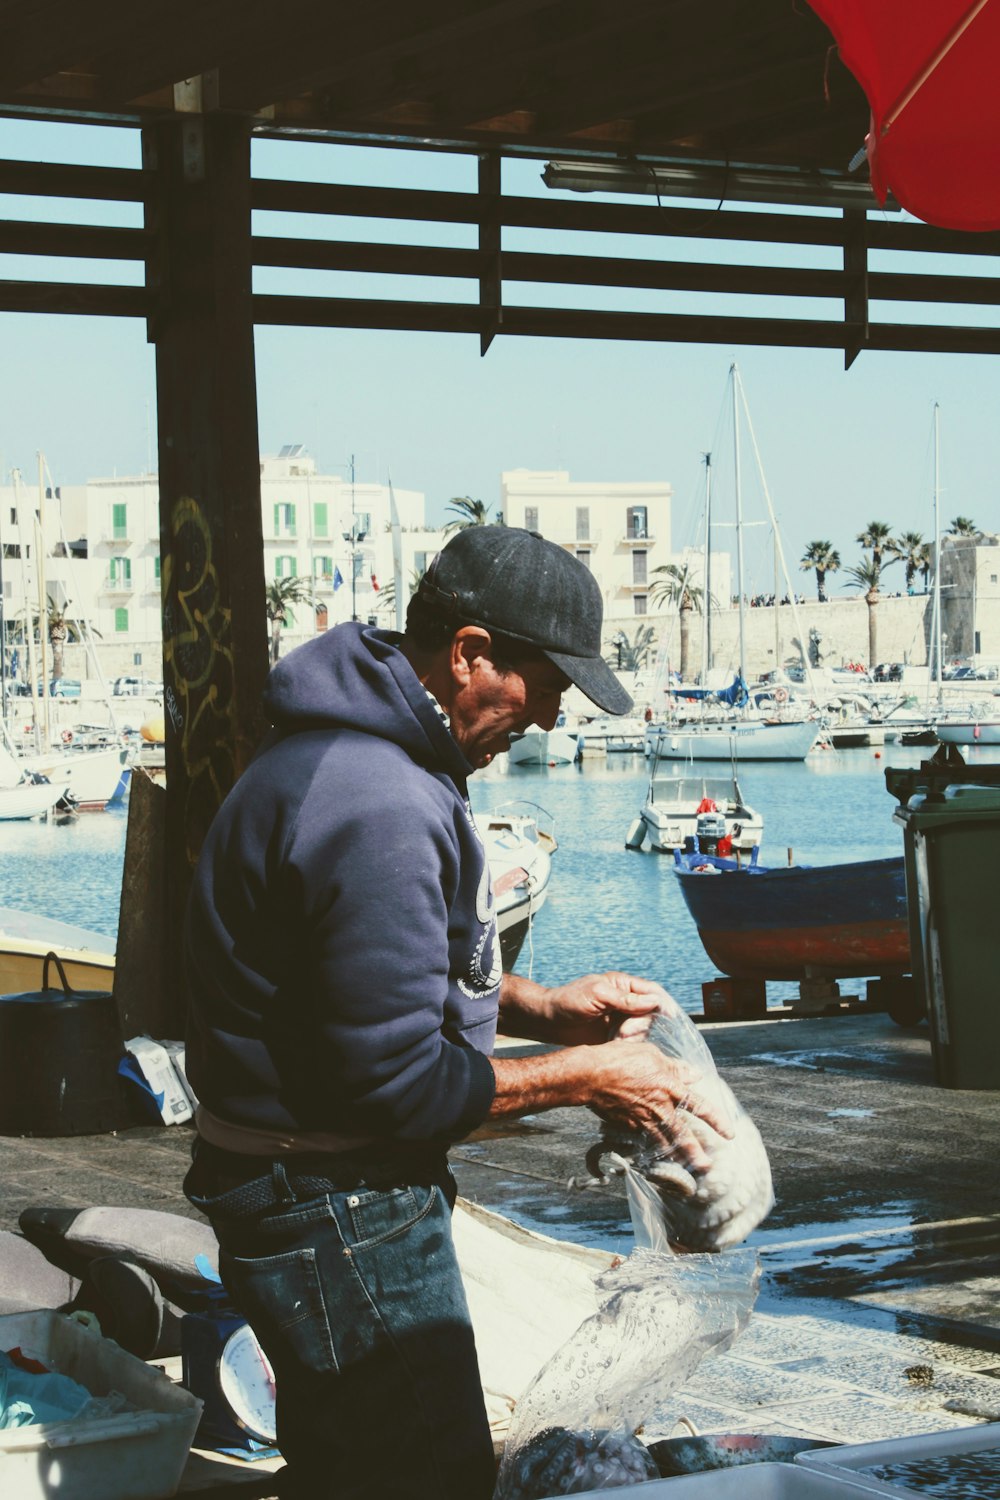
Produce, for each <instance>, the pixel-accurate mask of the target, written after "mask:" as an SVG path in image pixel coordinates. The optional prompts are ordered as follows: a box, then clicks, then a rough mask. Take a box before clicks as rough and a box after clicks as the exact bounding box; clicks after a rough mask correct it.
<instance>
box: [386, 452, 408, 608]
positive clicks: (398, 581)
mask: <svg viewBox="0 0 1000 1500" xmlns="http://www.w3.org/2000/svg"><path fill="white" fill-rule="evenodd" d="M386 481H387V482H388V485H389V522H390V526H391V528H392V582H393V587H394V589H395V591H396V629H397V630H402V629H403V625H404V619H405V611H406V599H405V598H404V597H403V538H402V530H403V528H402V526H401V525H400V522H399V509H398V507H397V505H396V492H395V490H394V489H393V487H392V475H391V474H387V475H386Z"/></svg>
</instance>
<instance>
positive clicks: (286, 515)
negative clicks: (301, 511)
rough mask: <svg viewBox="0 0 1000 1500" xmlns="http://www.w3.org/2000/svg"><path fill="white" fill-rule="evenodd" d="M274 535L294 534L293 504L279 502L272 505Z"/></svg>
mask: <svg viewBox="0 0 1000 1500" xmlns="http://www.w3.org/2000/svg"><path fill="white" fill-rule="evenodd" d="M274 534H275V536H294V535H295V506H294V505H288V504H287V503H284V502H282V503H280V504H278V505H276V506H275V507H274Z"/></svg>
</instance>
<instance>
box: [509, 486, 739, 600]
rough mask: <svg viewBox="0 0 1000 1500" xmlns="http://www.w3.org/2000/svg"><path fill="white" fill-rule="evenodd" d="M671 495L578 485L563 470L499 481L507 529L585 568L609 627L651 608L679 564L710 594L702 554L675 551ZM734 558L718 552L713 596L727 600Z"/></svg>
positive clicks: (666, 489)
mask: <svg viewBox="0 0 1000 1500" xmlns="http://www.w3.org/2000/svg"><path fill="white" fill-rule="evenodd" d="M672 502H673V489H672V487H671V485H670V484H668V483H667V481H666V480H644V481H641V482H632V481H629V482H626V481H611V482H608V483H578V482H574V481H572V480H571V479H570V477H569V474H568V473H567V472H566V471H565V470H562V469H555V470H541V471H539V470H529V469H515V470H513V471H511V472H509V473H506V474H503V475H502V476H501V511H502V514H503V518H504V521H505V522H506V523H507V525H508V526H525V527H527V529H528V530H529V531H539V532H541V534H542V535H543V536H545V537H547V538H548V539H549V540H550V541H553V542H558V543H559V544H560V545H561V546H563V547H565V548H566V549H567V551H569V552H572V553H573V554H574V555H575V556H576V557H578V558H579V559H580V561H581V562H582V563H585V564H586V565H587V567H588V568H590V570H591V572H592V573H593V574H594V577H595V578H596V579H597V581H598V583H599V585H600V588H601V594H602V596H603V598H604V617H605V622H608V621H615V622H617V623H619V624H621V623H623V622H624V623H627V621H628V618H629V617H630V616H636V615H645V614H647V613H649V611H650V609H651V607H652V606H651V604H650V597H649V594H650V589H651V587H652V586H653V585H654V584H655V583H657V582H658V581H660V578H661V576H662V575H657V574H656V571H655V570H656V569H657V568H660V567H664V566H667V565H669V564H671V563H672V564H673V565H674V566H675V567H676V568H678V569H680V570H681V571H682V573H685V574H686V576H687V578H688V579H689V580H690V582H691V584H692V586H694V587H697V588H701V589H703V588H704V583H705V578H704V573H705V562H704V552H703V550H702V549H700V548H691V547H686V548H684V549H683V550H681V551H679V552H675V551H674V550H673V541H672V534H671V506H672ZM729 589H730V565H729V555H728V553H724V552H719V553H717V552H715V551H713V553H712V594H713V596H714V597H715V599H716V600H723V601H725V603H726V604H728V602H729Z"/></svg>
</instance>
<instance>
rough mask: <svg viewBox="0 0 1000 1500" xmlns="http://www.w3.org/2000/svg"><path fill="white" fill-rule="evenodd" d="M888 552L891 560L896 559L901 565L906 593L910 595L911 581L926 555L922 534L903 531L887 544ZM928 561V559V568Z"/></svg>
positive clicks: (927, 549)
mask: <svg viewBox="0 0 1000 1500" xmlns="http://www.w3.org/2000/svg"><path fill="white" fill-rule="evenodd" d="M889 551H890V552H891V553H892V556H893V559H894V560H896V559H898V560H899V562H901V563H902V564H903V569H904V571H905V574H906V592H907V593H908V594H912V592H913V580H914V578H915V577H916V576H917V574H918V573H919V572H920V569H921V568H922V567H923V563H924V556H925V554H926V553H928V551H929V548H928V544H927V543H926V542H925V541H924V538H923V533H922V532H919V531H904V532H903V534H902V535H901V536H898V537H895V538H894V539H893V540H892V541H891V542H890V543H889ZM929 564H930V559H929V558H928V566H929Z"/></svg>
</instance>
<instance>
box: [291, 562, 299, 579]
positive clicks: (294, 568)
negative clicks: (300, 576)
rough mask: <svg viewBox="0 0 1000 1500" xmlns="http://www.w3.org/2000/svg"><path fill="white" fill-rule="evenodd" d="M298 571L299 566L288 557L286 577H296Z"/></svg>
mask: <svg viewBox="0 0 1000 1500" xmlns="http://www.w3.org/2000/svg"><path fill="white" fill-rule="evenodd" d="M298 571H299V565H298V563H297V562H296V561H295V558H294V557H290V558H289V559H288V576H289V578H294V577H295V576H296V575H297V573H298Z"/></svg>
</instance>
